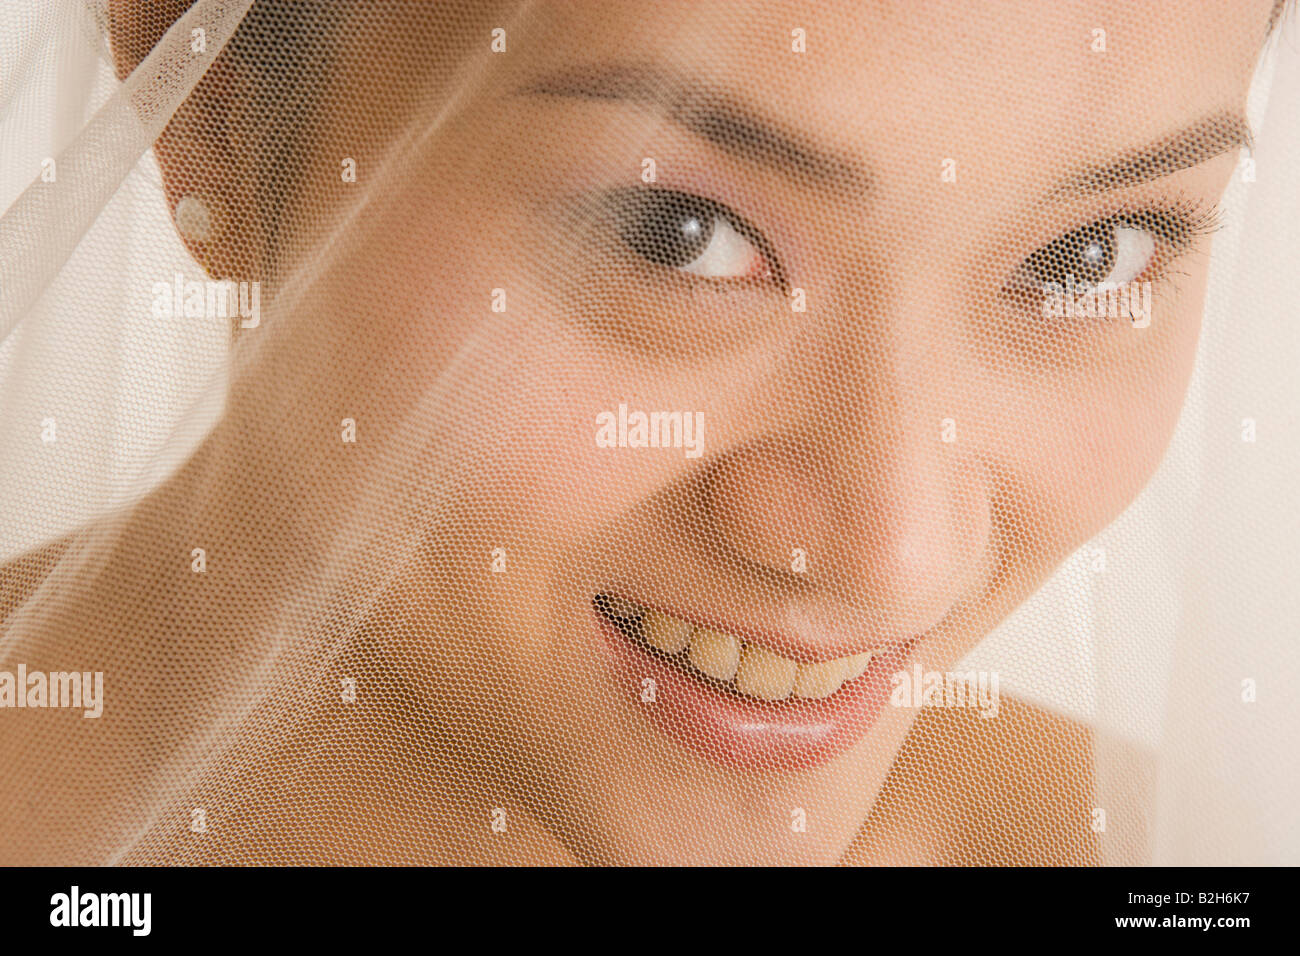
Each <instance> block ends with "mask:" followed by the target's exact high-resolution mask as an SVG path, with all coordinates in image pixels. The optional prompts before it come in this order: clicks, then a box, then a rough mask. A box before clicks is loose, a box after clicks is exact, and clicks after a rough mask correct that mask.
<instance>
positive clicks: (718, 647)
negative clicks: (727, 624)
mask: <svg viewBox="0 0 1300 956" xmlns="http://www.w3.org/2000/svg"><path fill="white" fill-rule="evenodd" d="M689 655H690V660H691V663H692V664H694V665H695V667H696V669H697V670H699V671H702V672H703V673H705V674H707V675H708V676H709V677H715V678H717V679H718V680H731V678H733V677H735V676H736V665H737V664H738V663H739V662H740V643H739V642H738V641H737V640H736V639H735V638H734V637H732V636H731V635H730V634H723V633H722V632H721V631H713V630H710V629H709V628H707V627H700V628H696V629H695V633H694V634H692V635H691V649H690V651H689Z"/></svg>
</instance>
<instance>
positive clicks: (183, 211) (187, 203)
mask: <svg viewBox="0 0 1300 956" xmlns="http://www.w3.org/2000/svg"><path fill="white" fill-rule="evenodd" d="M172 215H173V217H174V218H175V220H176V230H177V231H178V232H179V233H180V234H181V235H182V236H184V237H185V238H186V239H188V240H189V241H190V242H207V241H208V240H209V239H211V238H213V235H214V233H215V231H216V230H215V226H216V218H215V217H214V216H213V213H212V208H211V205H210V203H209V201H208V199H207V197H206V196H203V195H202V194H200V193H187V194H186V195H184V196H182V197H181V200H180V202H178V203H177V204H176V209H175V210H174V211H173V213H172Z"/></svg>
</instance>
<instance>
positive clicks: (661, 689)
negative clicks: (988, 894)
mask: <svg viewBox="0 0 1300 956" xmlns="http://www.w3.org/2000/svg"><path fill="white" fill-rule="evenodd" d="M591 613H592V614H593V615H594V616H595V618H596V627H597V630H598V631H599V632H600V633H601V635H602V636H603V637H604V639H605V643H606V644H607V645H608V646H609V647H610V648H611V649H612V650H613V651H614V657H615V659H616V660H617V663H618V674H619V682H620V689H621V690H622V691H624V692H625V693H626V694H627V695H628V697H629V699H630V700H632V701H633V702H634V703H635V705H636V706H637V707H638V708H640V710H641V711H642V712H643V713H644V714H645V715H646V717H647V718H648V719H649V720H650V721H651V722H652V723H653V724H654V725H655V726H656V727H658V728H659V730H661V731H662V732H664V733H665V734H667V735H668V736H669V737H671V738H672V739H673V740H675V741H676V742H677V743H679V744H681V745H682V746H683V747H686V748H688V749H689V750H692V751H694V752H696V753H698V754H701V755H702V756H704V757H707V758H709V759H710V760H713V761H715V762H717V763H720V764H722V765H724V766H727V767H732V768H735V769H739V770H752V771H774V772H781V771H791V770H810V769H812V768H814V767H818V766H821V765H822V764H824V763H826V762H828V761H829V760H831V759H832V758H833V757H835V756H837V755H839V754H841V753H843V752H844V751H845V750H848V749H849V748H850V747H852V746H853V745H854V744H855V743H857V742H858V741H859V740H861V739H862V738H863V737H864V736H865V735H866V734H867V732H868V731H869V730H870V729H871V727H872V726H873V725H874V724H875V722H876V719H877V718H878V717H879V716H880V713H881V711H882V710H884V707H885V704H886V702H887V701H888V700H889V692H890V688H891V686H892V680H891V678H892V676H893V675H894V674H896V673H898V672H899V671H900V670H902V669H904V667H905V666H906V663H907V658H908V653H909V652H910V651H911V648H912V645H913V644H914V643H915V641H912V642H908V643H907V644H905V645H902V646H900V647H895V648H892V649H890V650H888V651H885V652H884V653H883V654H881V655H880V656H878V657H876V658H875V659H874V660H873V661H872V662H871V664H870V665H869V666H868V667H867V670H866V672H865V673H864V674H863V675H862V676H861V677H858V678H855V679H854V680H852V681H849V682H848V683H846V684H845V685H844V686H843V687H841V688H840V689H839V690H838V691H836V692H835V693H834V694H832V695H831V696H830V697H826V698H823V699H821V700H802V699H799V698H795V697H789V698H786V699H785V700H783V701H761V700H756V699H750V698H743V697H739V696H734V695H731V694H727V693H723V692H720V691H717V690H714V689H713V688H711V687H709V686H708V685H707V684H705V683H703V682H702V681H700V680H696V679H695V678H694V677H692V676H691V675H689V674H687V673H685V672H684V671H682V670H680V669H679V668H678V667H676V666H674V665H673V664H670V663H668V662H667V661H664V660H661V659H659V658H657V657H654V656H652V655H651V654H649V653H648V652H646V651H644V650H642V649H641V648H640V647H638V646H637V645H635V644H634V643H633V642H632V641H631V640H629V639H628V638H627V637H624V636H623V634H622V632H620V631H619V630H618V628H616V627H615V626H614V625H613V624H611V623H610V622H609V621H607V620H606V619H605V618H604V617H603V616H602V615H601V614H600V612H599V611H597V610H596V609H595V608H594V607H593V608H592V609H591ZM646 678H650V679H651V680H653V681H654V684H653V689H654V697H653V700H649V701H647V700H644V699H643V697H644V696H645V695H646V690H647V685H646V683H645V681H646Z"/></svg>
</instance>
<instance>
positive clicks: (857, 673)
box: [844, 651, 876, 681]
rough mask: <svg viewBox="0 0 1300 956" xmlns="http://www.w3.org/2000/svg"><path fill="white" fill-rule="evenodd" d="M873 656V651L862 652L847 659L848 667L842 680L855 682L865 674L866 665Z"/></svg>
mask: <svg viewBox="0 0 1300 956" xmlns="http://www.w3.org/2000/svg"><path fill="white" fill-rule="evenodd" d="M875 656H876V655H875V652H874V651H863V652H862V653H861V654H854V655H853V656H852V657H850V658H848V662H849V665H848V670H847V672H846V673H845V674H844V679H845V680H846V681H847V680H857V679H858V678H859V677H861V676H862V675H863V674H865V673H866V672H867V665H868V664H870V663H871V661H872V659H873V658H874V657H875Z"/></svg>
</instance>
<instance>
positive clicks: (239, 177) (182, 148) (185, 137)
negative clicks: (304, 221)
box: [108, 0, 266, 279]
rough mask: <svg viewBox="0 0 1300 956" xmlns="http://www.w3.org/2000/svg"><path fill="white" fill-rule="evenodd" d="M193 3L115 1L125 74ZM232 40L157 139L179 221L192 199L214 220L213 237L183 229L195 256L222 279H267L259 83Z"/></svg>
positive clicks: (113, 31) (115, 44) (114, 26)
mask: <svg viewBox="0 0 1300 956" xmlns="http://www.w3.org/2000/svg"><path fill="white" fill-rule="evenodd" d="M191 3H192V0H109V5H108V24H109V42H110V45H111V48H112V51H113V60H114V65H115V67H116V70H117V75H118V78H119V79H123V80H124V79H126V77H128V76H130V75H131V73H132V71H134V70H135V68H136V67H137V66H139V65H140V63H141V62H142V61H143V60H144V59H145V57H147V56H148V55H149V53H150V52H151V51H152V50H153V49H154V47H155V46H156V45H157V43H158V41H159V40H161V39H162V37H163V34H165V33H166V32H167V31H168V30H169V29H170V28H171V26H172V24H174V23H175V22H176V21H177V20H178V19H179V18H180V17H181V15H182V14H184V13H185V11H186V9H188V8H189V6H190V4H191ZM232 44H233V41H232V42H231V43H229V44H227V45H226V47H225V48H224V49H223V50H222V51H221V54H220V56H218V57H217V60H216V62H214V63H213V64H212V66H211V67H210V68H209V70H208V72H207V73H206V74H205V75H204V76H203V78H202V79H201V80H200V81H199V83H198V85H197V86H196V87H195V88H194V90H193V92H191V94H190V95H189V96H188V97H186V99H185V102H183V103H182V104H181V105H180V107H179V109H177V111H176V113H175V115H174V116H173V117H172V118H171V120H170V121H169V122H168V124H167V126H166V128H165V129H164V130H163V133H162V135H161V136H160V137H159V138H158V140H157V142H155V143H154V155H155V157H156V158H157V160H158V165H159V167H160V169H161V170H162V178H163V191H164V193H165V195H166V198H167V207H168V208H169V209H170V210H172V217H173V221H175V216H176V207H177V204H178V203H180V201H181V200H182V199H183V198H185V197H186V196H191V197H194V198H195V199H198V200H200V201H202V202H203V204H204V205H205V206H206V207H207V209H208V211H209V213H210V215H211V217H212V221H211V225H210V229H209V230H208V235H207V237H206V238H203V239H200V238H196V237H195V236H193V235H190V236H187V235H186V234H185V233H184V232H181V231H180V230H179V229H178V230H177V234H178V235H179V236H180V238H181V240H182V241H183V242H184V243H185V247H186V249H187V250H188V251H189V253H190V255H191V256H193V257H194V259H195V260H196V261H198V262H200V263H203V264H204V265H205V267H206V268H207V270H208V272H209V273H210V274H211V275H212V276H214V277H221V278H230V279H258V278H264V277H263V276H262V275H261V271H262V262H263V250H264V249H265V248H266V243H265V229H264V224H263V221H262V217H261V216H260V215H259V214H258V213H259V209H258V179H259V176H260V175H261V170H260V168H259V162H258V160H259V156H260V152H261V150H260V148H259V147H260V142H259V140H260V135H259V133H258V131H259V130H260V129H261V128H262V123H261V122H260V120H261V117H259V116H258V115H257V106H258V103H259V98H258V86H257V83H256V77H255V76H254V75H253V66H252V65H251V64H241V63H240V62H239V61H238V58H237V57H236V56H235V55H234V53H235V51H234V50H232ZM191 208H192V207H191ZM192 231H193V230H191V232H192Z"/></svg>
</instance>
